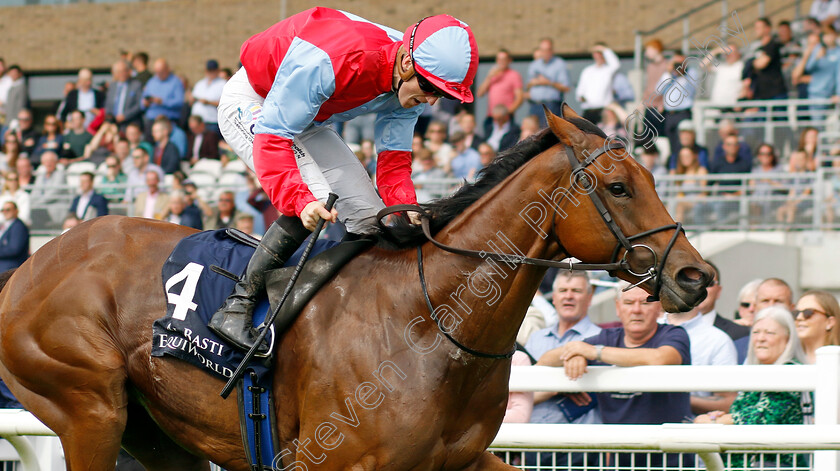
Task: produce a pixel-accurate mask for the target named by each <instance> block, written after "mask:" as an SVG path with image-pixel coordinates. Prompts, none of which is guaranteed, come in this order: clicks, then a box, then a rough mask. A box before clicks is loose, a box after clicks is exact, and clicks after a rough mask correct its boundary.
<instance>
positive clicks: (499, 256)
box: [377, 142, 685, 359]
mask: <svg viewBox="0 0 840 471" xmlns="http://www.w3.org/2000/svg"><path fill="white" fill-rule="evenodd" d="M611 150H625V147H624V145H622V144H621V143H619V142H611V143H610V144H608V145H604V146H602V147H600V148H599V149H598V150H596V151H595V152H593V153H592V154H590V155H589V156H588V157H587V158H586V159H585V160H583V161H581V160H580V159H578V157H577V155H576V154H575V151H574V150H573V149H572V147H571V146H566V156H567V157H568V159H569V163H570V164H571V168H572V172H571V175H572V179H580V181H581V182H589V183H588V184H586V188H584V189H585V191H586V193H587V195H588V196H589V199H590V200H591V201H592V204H593V205H595V208H596V209H597V210H598V214H600V215H601V219H602V220H603V221H604V223H605V224H606V225H607V228H609V230H610V232H612V234H613V236H615V238H616V240H617V242H616V245H615V249H613V252H612V256H611V257H610V262H609V263H574V262H571V261H569V262H560V261H556V260H546V259H542V258H531V257H525V256H523V255H514V254H504V253H498V252H487V251H483V250H482V251H478V250H469V249H461V248H458V247H452V246H449V245H446V244H443V243H441V242H438V241H437V240H435V238H434V237H433V236H432V232H431V228H430V223H429V220H430V218H429V214H428V213H427V212H426V211H425V210H424V209H423V208H421V207H420V206H417V205H413V204H400V205H394V206H389V207H387V208H385V209H383V210H381V211H379V213H378V214H377V221H379V222H380V224H381V221H382V218H383V217H385V216H387V215H389V214H392V213H396V212H401V211H415V212H418V213H420V215H421V216H420V221H421V223H420V225H421V227H422V229H423V234H424V235H425V236H426V239H428V240H429V242H431V243H432V244H434V245H435V246H436V247H438V248H440V249H442V250H445V251H447V252H451V253H454V254H457V255H464V256H467V257H472V258H480V259H485V260H493V261H496V262H504V263H513V264H518V265H533V266H539V267H550V268H561V269H564V270H582V271H585V270H606V271H608V272H610V273H611V274H613V273H614V272H615V271H617V270H622V271H625V272H627V273H629V274H631V275H633V276H635V277H638V278H640V280H639V281H638V282H636V283H634V284H632V285H630V286H628V287H627V288H625V289H624V291H627V290H629V289H631V288H634V287H636V286H639V285H641V284H642V283H645V282H646V281H648V280H653V294H651V295H650V296H649V297H648V301H659V292H660V290H661V288H662V271H663V270H664V268H665V262H666V260H667V259H668V255H669V254H670V253H671V249H672V248H673V247H674V244H675V243H676V242H677V237H678V236H679V235H680V233H681V232H685V230H684V229H683V226H682V223H679V222H677V223H674V224H668V225H665V226H661V227H658V228H656V229H651V230H648V231H644V232H640V233H639V234H636V235H632V236H630V237H627V236H625V235H624V232H623V231H622V230H621V228H620V227H618V224H616V222H615V219H613V217H612V215H611V214H610V212H609V210H608V209H607V207H606V206H605V205H604V202H603V200H602V199H601V197H600V196H599V195H598V194H597V193H596V192H595V185H594V184H592V179H591V177H589V176H588V175H586V168H587V167H588V166H589V165H591V164H592V163H593V162H594V161H595V159H597V158H598V157H600V156H601V155H603V154H605V153H607V152H609V151H611ZM563 196H564V197H565V193H564V194H563ZM558 204H559V201H558ZM556 217H557V209H556V208H555V210H554V216H553V217H552V224H551V235H552V237H553V238H554V240H555V242H557V244H558V245H559V246H560V249H561V251H563V253H565V254H566V255H569V253H568V252H567V251H566V249H565V248H564V247H563V244H562V243H561V242H560V239H559V238H558V236H557V234H556V232H555V229H554V228H555V227H556V223H555V222H556ZM671 229H673V230H674V233H673V235H672V236H671V239H670V240H669V241H668V245H667V246H665V252H664V253H663V254H662V260H661V261H659V263H657V256H656V252H655V251H654V250H653V249H652V248H651V247H650V246H648V245H645V244H639V243H636V244H634V243H633V242H634V241H636V240H639V239H642V238H644V237H647V236H650V235H653V234H656V233H658V232H662V231H667V230H671ZM622 248H623V249H624V253H623V255H622V256H621V259H619V258H618V255H619V252H621V249H622ZM636 249H644V250H647V251H649V252H650V253H651V255H652V256H653V262H652V263H651V265H650V266H649V267H648V268H647V269H646V270H644V271H641V272H635V271H633V269H632V267H631V266H630V262H629V261H628V257H629V256H630V254H631V253H633V251H635V250H636ZM417 263H418V269H419V274H420V285H421V287H422V288H423V295H424V297H425V300H426V305H427V307H428V308H429V310H430V312H432V318H433V319H434V321H435V323H436V324H437V326H438V328H439V330H440V331H441V332H442V333H443V334H444V336H446V338H447V339H449V340H450V341H451V342H452V343H453V344H454V345H455V346H456V347H458V348H460V349H461V350H464V351H466V352H468V353H470V354H472V355H475V356H478V357H483V358H497V359H498V358H509V357H511V356H512V355H513V352H514V351H515V350H514V351H511V352H509V353H502V354H495V353H484V352H480V351H477V350H473V349H471V348H468V347H466V346H464V345H462V344H461V343H459V342H458V341H456V340H455V339H454V338H452V336H451V335H450V334H449V332H448V331H447V330H446V329H444V328H443V326H442V325H441V323H440V322H441V321H440V319H439V318H438V317H437V316H435V315H434V307H433V306H432V303H431V300H430V299H429V293H428V290H427V288H426V279H425V275H424V273H423V253H422V251H421V250H420V247H418V248H417Z"/></svg>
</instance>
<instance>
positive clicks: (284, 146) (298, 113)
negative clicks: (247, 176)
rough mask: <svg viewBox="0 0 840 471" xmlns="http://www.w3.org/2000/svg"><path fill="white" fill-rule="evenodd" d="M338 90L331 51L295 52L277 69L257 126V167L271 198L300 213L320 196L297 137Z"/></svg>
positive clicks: (286, 210)
mask: <svg viewBox="0 0 840 471" xmlns="http://www.w3.org/2000/svg"><path fill="white" fill-rule="evenodd" d="M334 91H335V76H334V75H333V70H332V65H331V64H330V61H329V57H326V56H314V57H313V56H312V55H306V54H289V55H287V56H286V58H285V59H284V60H283V64H282V65H281V66H280V68H279V69H278V70H277V74H276V76H275V79H274V85H272V87H271V90H270V91H269V92H268V95H267V96H266V98H265V102H264V103H263V108H262V111H261V114H260V117H259V118H258V120H257V124H256V126H255V128H254V134H255V135H254V169H255V170H256V172H257V176H258V177H259V180H260V184H261V185H262V187H263V188H264V189H265V192H266V194H267V195H268V197H269V199H270V200H271V203H272V204H273V205H274V207H275V208H277V209H278V210H279V211H280V212H281V213H283V214H285V215H287V216H300V215H301V213H303V211H304V208H305V207H306V206H307V205H308V204H309V203H311V202H313V201H317V199H316V198H315V196H314V195H313V194H312V192H311V191H310V190H309V187H308V186H307V185H306V183H304V182H303V179H302V178H301V175H300V170H298V166H297V162H296V161H295V155H294V151H293V150H292V139H293V138H294V136H296V135H298V134H300V133H301V132H303V130H304V129H306V128H307V127H308V126H309V125H310V124H312V122H313V121H314V120H315V116H316V115H317V114H318V110H319V109H320V108H321V105H322V104H323V103H324V102H325V101H327V100H328V99H329V98H330V96H331V95H332V93H333V92H334Z"/></svg>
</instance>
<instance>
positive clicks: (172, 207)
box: [150, 172, 203, 231]
mask: <svg viewBox="0 0 840 471" xmlns="http://www.w3.org/2000/svg"><path fill="white" fill-rule="evenodd" d="M150 175H155V178H157V175H156V174H155V173H154V172H150ZM186 207H187V199H186V197H185V196H184V193H183V192H182V191H180V190H178V191H173V192H172V193H171V194H170V195H169V208H168V213H167V215H166V216H165V217H164V218H163V220H164V221H167V222H171V223H173V224H180V225H182V226H187V227H192V228H193V229H198V230H199V231H200V230H202V229H203V227H202V223H201V215H200V214H196V213H194V212H188V211H184V210H185V209H186Z"/></svg>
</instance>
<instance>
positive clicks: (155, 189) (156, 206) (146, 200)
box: [134, 170, 169, 219]
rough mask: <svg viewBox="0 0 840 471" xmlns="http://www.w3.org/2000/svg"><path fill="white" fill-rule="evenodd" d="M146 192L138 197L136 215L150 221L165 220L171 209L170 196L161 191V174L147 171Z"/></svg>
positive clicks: (135, 206) (135, 205)
mask: <svg viewBox="0 0 840 471" xmlns="http://www.w3.org/2000/svg"><path fill="white" fill-rule="evenodd" d="M144 176H145V178H146V191H145V192H143V193H140V194H139V195H137V200H136V201H135V202H134V215H135V216H140V217H144V218H149V219H163V217H164V215H165V214H166V212H167V210H168V209H169V195H168V194H167V193H165V192H163V191H161V189H160V174H158V172H157V171H155V170H146V172H145V174H144Z"/></svg>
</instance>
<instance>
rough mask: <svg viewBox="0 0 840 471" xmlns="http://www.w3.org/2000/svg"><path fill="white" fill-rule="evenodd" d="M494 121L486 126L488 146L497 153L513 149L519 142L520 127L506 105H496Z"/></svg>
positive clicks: (485, 132) (493, 115) (485, 133)
mask: <svg viewBox="0 0 840 471" xmlns="http://www.w3.org/2000/svg"><path fill="white" fill-rule="evenodd" d="M492 117H493V119H492V121H490V123H489V126H485V128H484V135H485V136H487V140H486V141H485V142H487V144H489V145H490V147H492V148H493V150H494V151H495V152H501V151H503V150H506V149H509V148H511V147H513V146H514V145H515V144H516V143H517V142H518V141H519V134H520V130H519V126H517V125H516V123H514V122H513V119H512V117H511V114H510V112H509V111H508V109H507V107H505V106H504V105H496V106H495V107H494V108H493V114H492Z"/></svg>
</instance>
